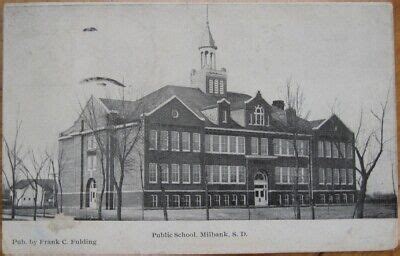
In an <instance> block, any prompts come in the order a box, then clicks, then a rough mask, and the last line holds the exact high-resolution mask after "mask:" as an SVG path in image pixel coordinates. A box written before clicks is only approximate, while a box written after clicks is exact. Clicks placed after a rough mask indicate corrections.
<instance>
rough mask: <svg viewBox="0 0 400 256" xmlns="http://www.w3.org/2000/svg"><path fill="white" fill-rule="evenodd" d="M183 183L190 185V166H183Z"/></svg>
mask: <svg viewBox="0 0 400 256" xmlns="http://www.w3.org/2000/svg"><path fill="white" fill-rule="evenodd" d="M182 183H186V184H187V183H190V164H182Z"/></svg>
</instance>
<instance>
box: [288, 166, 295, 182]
mask: <svg viewBox="0 0 400 256" xmlns="http://www.w3.org/2000/svg"><path fill="white" fill-rule="evenodd" d="M288 169H289V175H290V176H289V183H291V184H294V178H295V177H296V168H295V167H288Z"/></svg>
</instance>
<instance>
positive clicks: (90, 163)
mask: <svg viewBox="0 0 400 256" xmlns="http://www.w3.org/2000/svg"><path fill="white" fill-rule="evenodd" d="M87 169H88V171H89V172H90V173H91V175H92V174H93V171H95V170H96V169H97V156H96V155H90V156H88V157H87Z"/></svg>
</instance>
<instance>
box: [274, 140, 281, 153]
mask: <svg viewBox="0 0 400 256" xmlns="http://www.w3.org/2000/svg"><path fill="white" fill-rule="evenodd" d="M272 142H273V144H274V155H280V147H281V146H280V144H281V140H280V139H274V140H273V141H272Z"/></svg>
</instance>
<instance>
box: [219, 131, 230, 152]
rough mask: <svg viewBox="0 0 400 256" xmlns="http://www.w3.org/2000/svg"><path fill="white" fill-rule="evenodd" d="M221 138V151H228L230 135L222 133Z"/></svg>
mask: <svg viewBox="0 0 400 256" xmlns="http://www.w3.org/2000/svg"><path fill="white" fill-rule="evenodd" d="M220 140H221V152H222V153H226V152H228V136H225V135H221V136H220Z"/></svg>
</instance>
